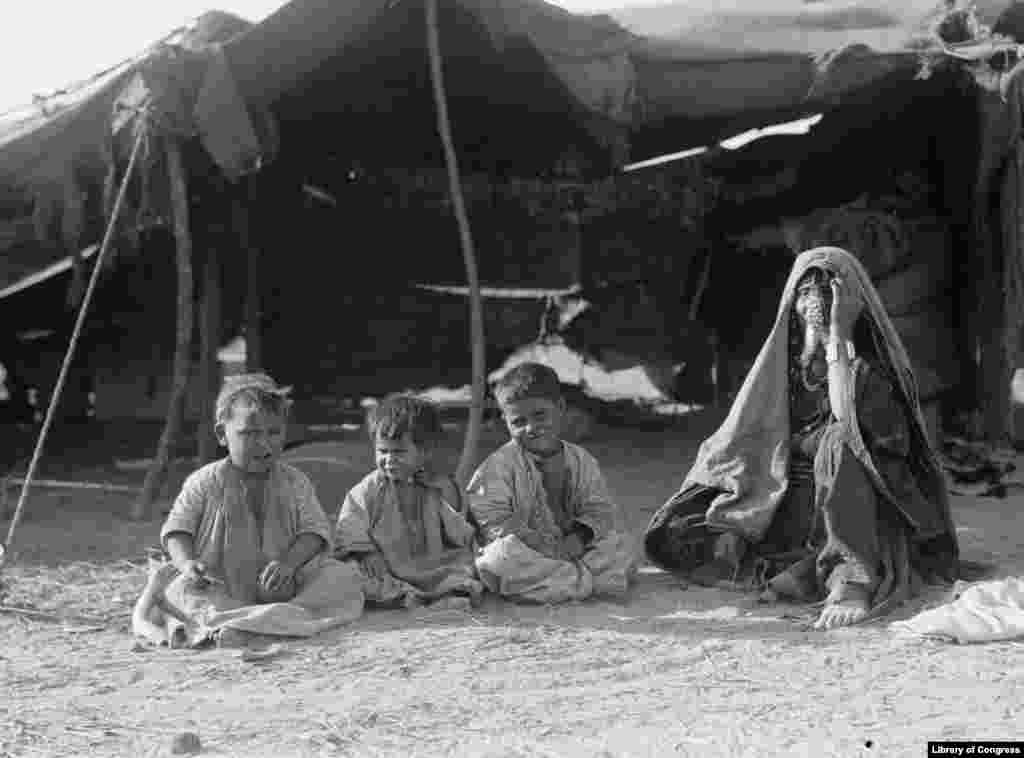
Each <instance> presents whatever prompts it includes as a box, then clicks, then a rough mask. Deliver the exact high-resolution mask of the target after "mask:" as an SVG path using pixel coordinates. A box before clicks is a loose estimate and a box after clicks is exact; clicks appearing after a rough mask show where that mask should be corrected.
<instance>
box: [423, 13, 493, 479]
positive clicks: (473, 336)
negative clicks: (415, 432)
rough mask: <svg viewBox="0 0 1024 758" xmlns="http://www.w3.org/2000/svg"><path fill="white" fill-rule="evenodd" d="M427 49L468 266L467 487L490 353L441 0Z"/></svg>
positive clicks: (462, 475) (463, 471)
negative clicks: (449, 89)
mask: <svg viewBox="0 0 1024 758" xmlns="http://www.w3.org/2000/svg"><path fill="white" fill-rule="evenodd" d="M426 10H427V18H426V21H427V49H428V51H429V53H430V75H431V80H432V83H433V85H434V86H433V89H434V109H435V111H436V113H437V131H438V133H439V134H440V135H441V143H442V145H443V146H444V157H445V164H446V165H447V167H448V184H449V186H450V191H451V195H452V206H453V208H454V210H455V219H456V221H457V222H458V225H459V239H460V241H461V244H462V257H463V261H464V264H465V267H466V283H467V284H468V285H469V332H470V342H471V349H472V361H473V385H472V399H471V401H470V406H469V422H468V424H467V426H466V438H465V440H464V442H463V446H462V455H461V457H460V458H459V465H458V468H457V469H456V472H455V478H456V479H457V480H458V481H459V484H460V485H462V486H465V485H466V483H467V482H468V481H469V477H470V475H471V474H472V470H473V467H474V465H475V463H476V450H477V446H478V445H479V444H480V427H481V424H482V423H483V415H484V381H485V372H486V356H485V354H484V347H485V340H484V311H483V303H482V301H481V299H480V279H479V276H478V274H477V268H476V254H475V252H474V250H473V235H472V232H471V230H470V227H469V217H468V215H467V214H466V204H465V199H464V198H463V196H462V184H461V181H460V179H459V164H458V158H457V156H456V154H455V143H454V141H453V140H452V129H451V122H450V120H449V118H448V101H447V98H446V95H445V91H444V72H443V70H442V67H441V43H440V40H439V36H438V24H437V0H426Z"/></svg>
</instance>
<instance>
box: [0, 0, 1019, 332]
mask: <svg viewBox="0 0 1024 758" xmlns="http://www.w3.org/2000/svg"><path fill="white" fill-rule="evenodd" d="M438 5H439V21H438V26H439V28H440V31H441V35H442V38H443V45H444V69H445V75H446V78H447V80H448V81H447V101H448V102H449V103H450V111H451V117H452V120H453V121H454V122H455V123H457V124H458V128H457V130H456V142H455V145H454V146H455V148H456V150H457V152H458V154H459V155H460V156H461V157H462V158H463V160H464V161H465V164H464V165H466V166H469V167H473V168H475V169H482V170H488V169H495V170H500V171H505V172H508V171H513V172H514V171H517V170H518V171H535V170H537V169H538V168H539V167H540V166H542V165H544V164H545V163H547V164H550V162H551V161H552V160H554V159H555V158H556V157H557V156H558V155H559V154H561V153H562V152H563V151H564V150H565V148H566V146H567V145H572V146H575V147H577V148H580V149H582V150H584V151H586V152H588V153H589V154H591V155H595V156H599V157H600V158H601V159H602V160H603V162H604V165H605V167H606V169H607V170H610V169H612V168H614V167H615V166H621V165H623V164H624V163H626V162H627V161H629V160H637V159H641V158H645V157H650V156H651V155H653V154H655V153H657V152H659V151H666V150H673V149H680V148H683V147H687V146H689V145H701V144H708V143H714V142H715V141H716V140H720V139H722V138H724V137H727V136H730V135H731V134H734V133H735V132H736V131H738V130H741V129H746V128H750V127H756V126H761V125H765V124H771V123H774V122H777V121H782V120H788V119H792V118H796V117H799V116H804V115H807V114H810V113H814V112H820V111H826V110H828V109H829V108H830V107H832V106H833V105H835V104H836V103H838V102H840V101H842V100H843V99H844V98H846V97H848V96H853V95H858V94H860V95H863V93H864V92H869V91H870V87H871V86H872V85H874V84H875V83H877V82H880V81H883V80H888V79H891V78H894V77H895V78H897V79H900V80H903V79H905V80H906V81H907V82H908V83H909V82H910V81H911V80H912V79H913V78H914V76H915V75H916V73H917V71H918V70H919V67H920V59H921V55H922V53H923V52H929V51H930V52H931V53H933V54H936V55H939V56H943V55H949V54H951V50H950V48H949V46H947V45H944V44H942V43H941V42H940V41H939V40H937V39H936V38H935V37H930V38H928V37H927V36H925V37H923V38H922V39H915V38H914V34H913V33H911V32H913V30H915V29H916V30H922V29H924V28H925V25H926V23H927V18H928V16H929V15H930V14H928V13H924V14H922V16H920V17H918V16H917V15H916V14H917V11H918V10H924V9H923V8H917V3H914V12H913V14H909V15H908V13H907V12H901V13H893V14H891V15H892V16H893V18H897V21H898V23H896V24H895V25H893V26H894V28H896V27H899V28H901V29H906V30H907V32H908V34H907V35H906V39H905V40H903V41H902V42H899V43H896V44H891V45H887V46H886V49H880V50H875V49H872V48H871V47H870V46H868V45H865V44H862V42H863V40H870V39H871V36H872V35H871V34H869V31H870V28H871V27H868V28H861V27H863V26H864V24H863V16H861V17H860V18H861V21H857V18H858V17H857V16H856V14H854V15H853V16H851V17H848V18H852V19H853V21H852V22H851V21H849V20H847V21H846V22H842V23H841V24H840V27H842V26H843V24H845V28H844V29H843V31H844V33H843V34H842V35H840V36H839V38H837V39H838V42H841V43H842V44H841V46H840V47H839V48H838V49H834V50H832V51H831V53H829V54H825V55H821V56H816V55H813V54H812V52H813V53H817V52H820V51H818V50H813V47H814V45H811V44H809V43H797V44H790V45H782V46H781V47H782V48H783V49H775V50H773V49H762V46H760V45H759V46H757V47H752V46H750V45H746V46H743V47H734V48H732V49H730V48H724V49H722V48H721V47H718V46H715V45H714V44H709V43H708V41H707V37H708V35H706V34H702V31H701V27H700V22H699V18H700V17H699V14H698V17H697V18H698V21H696V22H687V23H689V26H687V24H686V23H684V24H683V26H684V27H685V28H684V31H687V33H686V34H677V35H675V38H669V37H665V38H660V39H656V38H653V37H649V36H643V35H640V34H636V33H634V32H631V31H629V30H628V29H627V28H625V27H624V26H622V25H621V24H619V23H617V22H615V21H614V20H613V19H611V18H609V17H608V16H603V15H598V16H580V15H575V14H572V13H569V12H567V11H565V10H562V9H560V8H557V7H555V6H552V5H549V4H546V3H543V2H539V1H538V0H503V1H502V2H499V3H494V2H490V1H488V2H482V1H481V0H444V1H443V2H440V3H439V4H438ZM807 5H808V8H807V9H806V12H804V13H803V14H802V15H801V13H797V14H796V15H795V16H794V17H793V19H795V20H792V21H791V23H793V24H795V25H797V26H800V25H802V26H803V27H806V28H812V29H813V28H814V23H815V22H814V19H813V18H812V16H813V14H814V13H817V12H818V11H819V10H820V9H824V11H828V10H829V8H828V6H829V4H828V3H809V4H807ZM944 5H948V4H944ZM810 6H814V7H813V8H812V7H810ZM983 6H984V8H983V11H984V13H985V14H987V16H986V19H988V20H991V19H993V18H994V19H996V21H997V23H996V27H997V28H998V26H999V22H1001V20H1002V18H1003V17H1005V15H1006V14H1007V13H1011V15H1012V12H1013V11H1014V6H1016V4H1015V3H1010V2H989V3H984V4H983ZM697 7H698V8H699V7H700V6H697ZM712 7H713V6H712V5H711V4H710V3H709V4H706V6H705V8H706V9H708V11H710V9H711V8H712ZM885 7H887V8H889V9H890V10H892V9H896V8H897V7H898V6H896V4H895V3H890V4H888V5H887V6H885ZM949 10H950V9H949V8H948V7H946V8H944V9H942V8H940V11H942V12H944V13H946V15H947V17H948V16H949V15H950V14H949ZM1000 13H1002V14H1003V16H1000V15H999V14H1000ZM705 15H707V13H706V14H705ZM712 15H714V14H712ZM826 17H827V13H826V14H825V16H823V18H826ZM424 19H425V7H424V5H423V4H421V3H418V2H405V1H402V0H400V1H399V2H394V0H359V1H356V0H347V1H346V2H339V1H338V0H293V2H290V3H288V4H286V5H284V6H283V7H281V8H280V9H279V10H278V11H277V12H275V13H273V14H272V15H270V16H269V17H268V18H267V19H265V20H264V21H263V22H261V23H260V24H257V25H255V26H254V27H252V28H248V25H246V24H245V23H244V22H241V23H240V22H239V21H238V20H237V19H233V18H232V17H230V16H225V15H224V14H213V15H208V16H207V17H204V19H203V20H202V22H201V23H200V24H199V25H198V28H197V29H195V30H191V31H185V32H182V33H177V34H175V35H173V36H172V37H171V38H169V39H167V40H165V41H164V43H163V44H160V45H158V46H155V47H154V48H152V49H151V50H149V51H147V52H146V53H144V54H143V55H141V56H139V57H138V58H137V59H134V60H132V61H129V62H126V63H124V64H122V65H120V66H117V67H115V68H114V69H112V70H110V71H108V72H105V73H104V74H101V75H100V76H97V77H95V78H93V79H91V80H89V81H88V82H86V83H85V84H83V85H81V86H77V87H72V88H69V89H68V90H67V91H65V92H62V93H58V94H56V95H54V96H52V97H49V98H41V99H37V101H36V102H34V103H33V104H32V105H31V106H28V107H26V108H23V109H18V110H15V111H12V112H8V113H6V114H4V115H3V116H2V117H0V187H3V188H4V193H3V196H2V197H0V202H2V203H3V207H2V212H3V217H4V218H6V219H12V221H9V222H5V225H10V226H11V227H12V228H13V229H14V231H13V232H8V233H7V236H8V237H9V238H10V237H13V238H15V239H16V240H17V241H19V242H24V239H23V236H24V234H25V231H24V230H25V227H26V226H27V224H26V223H25V222H24V217H25V216H27V215H29V214H31V216H32V220H33V225H32V231H33V234H34V236H35V238H36V241H37V242H39V243H41V244H38V245H35V246H25V245H19V256H18V257H19V260H20V263H19V265H17V266H15V265H10V266H4V267H3V269H2V270H0V274H2V275H3V278H2V279H0V290H5V289H7V288H9V287H10V286H11V285H17V284H18V282H19V281H23V280H24V277H25V276H27V275H32V274H38V273H39V272H40V271H43V270H56V269H54V268H52V267H54V266H55V265H56V264H60V265H71V266H73V267H76V268H77V269H78V270H82V269H84V268H85V263H84V260H83V257H82V256H80V255H79V251H81V250H82V249H83V248H85V247H86V246H87V245H88V244H90V243H95V242H97V241H98V238H99V229H100V228H101V227H102V223H100V224H98V225H94V226H93V227H90V224H89V223H88V222H89V221H90V219H93V220H95V219H96V218H99V219H101V220H102V218H103V217H104V216H105V214H106V213H107V212H109V209H110V207H111V198H112V197H113V194H114V191H113V190H114V188H115V186H116V184H117V180H118V178H119V173H120V171H122V170H123V166H124V163H125V156H126V155H127V154H128V152H129V150H128V148H129V146H131V145H133V144H137V143H136V142H135V139H136V138H137V136H138V134H139V127H138V125H139V124H140V123H143V122H145V124H146V128H147V129H149V130H151V131H152V132H153V133H155V134H158V135H162V136H164V137H172V138H173V139H177V140H182V139H186V138H188V139H189V140H190V143H198V144H199V145H201V146H202V148H203V149H204V150H205V152H206V153H207V155H208V157H209V158H210V159H212V161H213V163H214V164H215V165H216V166H217V167H218V168H219V170H220V171H221V172H222V174H223V175H224V176H225V177H226V178H227V179H228V180H234V179H238V178H239V177H241V176H242V175H244V174H247V173H251V172H255V171H258V169H259V168H260V167H261V166H263V165H265V164H266V163H267V162H269V161H273V160H274V159H275V158H280V159H281V160H287V159H288V157H289V155H291V154H296V153H298V154H304V155H306V156H307V157H308V156H309V155H310V154H312V153H315V152H316V150H318V149H326V148H327V146H329V145H331V144H332V143H336V142H337V141H339V140H341V141H344V142H347V143H349V144H350V145H356V146H358V148H357V149H359V150H365V151H366V152H367V153H371V154H372V153H374V152H377V153H386V154H388V155H389V156H390V159H391V160H394V161H398V162H400V163H401V162H415V161H421V162H424V163H431V164H435V165H436V164H440V163H441V157H440V156H441V151H440V150H439V149H438V147H437V144H436V143H437V139H436V124H435V123H434V121H433V117H434V116H433V105H432V100H431V96H432V91H431V86H430V85H431V81H432V79H431V76H430V68H429V66H428V65H427V63H428V56H427V44H426V41H425V40H426V33H425V21H424ZM801 19H802V20H801ZM915 19H916V20H915ZM755 20H756V19H755ZM762 20H763V21H766V22H767V20H768V15H767V14H766V16H765V17H764V19H762ZM787 23H790V22H787ZM823 23H825V24H826V26H827V25H828V24H832V25H833V26H834V25H835V24H836V23H838V22H835V21H829V20H827V19H826V21H825V22H823ZM858 24H860V26H858ZM968 31H969V30H968ZM711 36H713V35H711ZM969 37H970V34H969V33H968V34H967V37H965V40H967V41H970V40H969ZM986 45H988V47H986ZM764 47H771V46H770V45H764ZM981 47H982V51H981V52H977V51H976V50H975V51H972V52H970V53H969V54H970V55H975V56H976V57H978V58H979V59H982V58H984V57H985V56H991V55H995V54H997V53H999V52H1001V51H1002V52H1005V49H1006V48H1005V46H1004V47H1003V48H998V49H997V47H998V46H996V47H993V46H992V45H989V41H988V40H986V41H985V44H983V45H981ZM952 53H953V54H960V53H959V52H958V51H952ZM525 135H528V137H527V136H525ZM192 138H197V139H192ZM302 148H304V150H303V149H302ZM150 157H151V156H148V155H146V156H144V158H143V160H146V159H147V158H150ZM166 163H167V165H168V167H170V166H171V164H174V163H175V161H173V160H170V159H168V160H167V161H166ZM154 175H155V172H153V171H150V172H145V171H144V172H142V177H143V178H142V179H140V180H134V179H133V182H134V185H135V186H133V187H132V192H130V193H128V195H129V196H131V198H132V199H134V200H136V201H137V203H138V204H140V205H141V206H142V209H143V210H145V211H147V212H148V218H149V219H150V220H151V221H152V222H154V223H161V222H163V223H166V222H167V220H168V219H169V218H170V216H171V214H170V213H169V212H168V209H169V208H170V207H171V204H172V196H173V194H174V193H173V192H169V191H168V190H167V186H168V185H167V183H166V182H159V181H157V182H154V181H148V180H147V177H149V178H150V179H151V178H152V177H153V176H154ZM179 184H180V182H179ZM179 200H180V198H179ZM125 215H127V216H128V217H129V218H131V214H125ZM130 230H131V223H128V224H126V231H130ZM179 231H180V230H179ZM185 236H187V230H186V233H185ZM47 243H48V244H47ZM0 254H4V255H5V258H6V257H7V256H6V251H3V252H2V253H0ZM69 255H70V256H72V260H71V261H70V262H68V263H61V262H62V261H66V260H67V257H68V256H69ZM12 264H13V261H12ZM59 267H60V266H59V265H58V266H57V268H59ZM181 297H183V296H181V295H179V299H180V298H181ZM179 348H181V345H180V344H179Z"/></svg>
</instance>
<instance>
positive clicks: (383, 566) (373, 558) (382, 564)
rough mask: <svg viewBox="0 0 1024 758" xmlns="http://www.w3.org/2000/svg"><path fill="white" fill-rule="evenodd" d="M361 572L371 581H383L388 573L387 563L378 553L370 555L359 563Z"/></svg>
mask: <svg viewBox="0 0 1024 758" xmlns="http://www.w3.org/2000/svg"><path fill="white" fill-rule="evenodd" d="M361 563H362V566H363V571H365V572H366V575H367V576H369V577H370V578H371V579H378V580H380V579H383V578H384V577H386V576H387V575H388V574H389V573H390V571H389V569H388V562H387V561H386V560H384V556H383V555H381V554H380V553H370V554H369V555H367V556H366V557H365V558H363V560H362V561H361Z"/></svg>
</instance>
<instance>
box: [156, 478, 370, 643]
mask: <svg viewBox="0 0 1024 758" xmlns="http://www.w3.org/2000/svg"><path fill="white" fill-rule="evenodd" d="M253 486H259V487H262V488H263V493H262V498H260V497H250V495H252V494H253V493H250V492H249V490H250V489H251V487H253ZM257 494H258V493H257ZM250 501H256V502H259V501H262V505H263V507H262V509H261V511H262V512H256V513H254V512H253V508H252V507H250ZM174 532H184V533H186V534H188V535H190V536H191V537H192V544H193V550H194V554H195V557H196V559H197V560H199V561H202V562H203V563H204V564H205V565H206V570H207V574H208V575H209V576H210V577H212V578H213V579H214V581H215V584H214V585H213V586H211V587H210V588H209V589H208V590H205V591H200V590H196V589H194V588H189V587H187V586H185V585H184V583H182V582H180V581H179V580H177V579H176V580H174V581H173V582H172V583H171V584H170V585H169V586H168V588H167V600H168V601H169V602H170V603H171V604H172V605H173V606H174V607H175V608H176V609H177V610H178V611H179V612H181V613H183V615H185V616H189V617H191V616H194V615H197V614H199V613H202V615H203V618H201V619H199V618H195V619H190V621H193V622H194V623H195V624H197V625H199V626H202V627H203V628H206V629H216V628H219V627H231V628H235V629H241V630H244V631H250V632H258V633H264V634H283V635H294V636H308V635H311V634H315V633H317V632H318V631H321V630H323V629H326V628H329V627H331V626H336V625H337V624H340V623H345V622H348V621H352V620H353V619H355V618H358V616H359V615H360V614H361V613H362V609H363V596H362V592H361V589H360V587H359V581H358V576H357V575H356V574H355V572H353V571H352V570H351V568H350V567H347V566H345V565H344V564H342V563H341V562H340V561H336V560H333V559H332V558H331V557H330V545H331V535H330V523H329V522H328V520H327V516H326V514H324V512H323V509H322V508H321V507H320V503H319V501H318V499H317V496H316V492H315V490H314V488H313V484H312V483H311V482H310V480H309V478H308V477H307V476H306V475H305V474H304V473H302V472H301V471H299V470H298V469H297V468H294V467H293V466H289V465H288V464H286V463H280V462H278V463H275V464H274V466H273V468H272V469H271V471H270V473H269V475H268V476H267V477H266V478H265V479H264V480H255V481H250V480H248V479H247V478H246V477H244V476H243V475H242V474H241V472H240V471H239V470H238V469H237V468H236V467H235V466H233V465H232V464H231V462H230V460H228V459H226V458H225V459H222V460H219V461H215V462H213V463H210V464H208V465H206V466H203V467H202V468H200V469H198V470H197V471H195V472H193V473H192V474H191V475H190V476H189V477H188V478H187V479H186V480H185V483H184V484H183V485H182V488H181V493H180V494H179V495H178V497H177V499H176V500H175V501H174V505H173V507H172V508H171V512H170V514H169V515H168V516H167V520H166V521H165V522H164V525H163V528H162V529H161V530H160V539H161V542H163V543H164V544H166V541H167V537H168V535H170V534H172V533H174ZM307 533H308V534H316V535H319V536H320V537H322V538H323V540H324V548H323V550H322V551H321V552H320V553H318V554H317V555H315V556H314V557H313V558H311V559H310V560H309V561H308V562H307V563H306V564H305V565H303V566H301V567H300V568H299V570H298V571H297V572H296V573H295V593H294V596H293V597H291V598H290V599H289V600H288V601H287V602H283V603H269V604H267V603H262V604H261V603H260V602H259V600H260V592H259V589H258V584H259V574H260V572H261V571H262V569H263V567H264V566H265V565H266V564H267V563H268V562H269V561H271V560H280V559H281V558H283V557H284V556H285V554H286V553H287V551H288V550H289V549H290V548H291V546H292V544H293V543H294V542H295V540H296V538H297V537H298V536H299V535H301V534H307Z"/></svg>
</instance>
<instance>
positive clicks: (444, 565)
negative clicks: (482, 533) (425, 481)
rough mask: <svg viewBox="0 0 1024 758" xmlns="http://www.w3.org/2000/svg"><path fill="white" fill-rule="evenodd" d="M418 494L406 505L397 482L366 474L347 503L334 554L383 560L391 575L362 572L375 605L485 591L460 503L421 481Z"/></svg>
mask: <svg viewBox="0 0 1024 758" xmlns="http://www.w3.org/2000/svg"><path fill="white" fill-rule="evenodd" d="M414 492H415V494H416V498H415V501H414V503H413V504H412V505H411V506H408V507H403V505H402V503H401V501H400V499H399V495H398V487H397V485H396V484H395V483H394V482H392V481H391V480H390V479H388V478H387V477H386V476H385V475H384V474H383V473H381V472H380V471H374V472H372V473H370V474H368V475H367V476H366V477H364V478H363V480H362V481H361V482H359V484H357V485H356V486H355V487H353V488H352V489H351V490H350V491H349V493H348V495H347V496H346V497H345V501H344V502H343V503H342V506H341V510H340V512H339V514H338V526H337V529H336V538H335V545H336V547H335V555H337V556H338V557H339V558H341V559H342V560H350V559H352V560H355V561H360V562H361V561H362V560H363V559H365V558H366V557H367V556H369V555H371V554H374V553H378V554H380V555H381V556H382V557H383V558H384V561H385V562H386V563H387V566H388V575H387V576H384V577H379V578H376V577H371V576H369V575H368V574H366V572H365V571H364V572H363V574H364V576H363V582H364V583H363V591H364V593H365V594H366V597H367V599H368V600H370V601H372V602H375V603H393V602H396V601H406V600H413V599H420V600H434V599H437V598H439V597H441V596H443V595H447V594H451V593H453V592H466V593H470V594H476V593H478V592H481V591H482V589H483V587H482V585H481V584H480V582H479V581H478V580H477V578H476V571H475V569H474V565H473V537H474V531H473V527H472V526H470V524H469V522H467V521H466V518H465V516H464V515H463V514H462V513H461V510H460V506H461V503H449V502H447V500H446V499H445V498H444V496H443V495H442V493H441V490H439V489H436V488H434V487H428V486H425V485H422V484H416V485H415V490H414ZM456 492H458V490H456Z"/></svg>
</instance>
